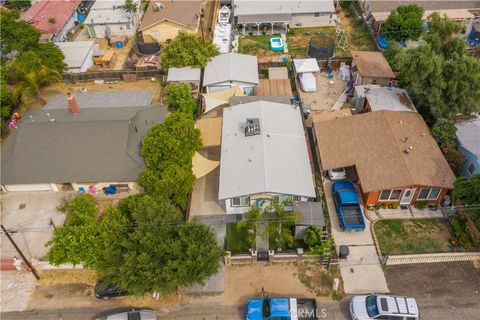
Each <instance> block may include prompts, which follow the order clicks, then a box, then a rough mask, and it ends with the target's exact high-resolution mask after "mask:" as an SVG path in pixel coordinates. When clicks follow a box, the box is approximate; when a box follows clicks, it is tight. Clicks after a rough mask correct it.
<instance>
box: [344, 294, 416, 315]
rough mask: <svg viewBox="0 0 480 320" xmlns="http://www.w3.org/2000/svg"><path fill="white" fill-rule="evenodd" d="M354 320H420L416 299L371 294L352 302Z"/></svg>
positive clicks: (351, 311) (356, 298) (353, 299)
mask: <svg viewBox="0 0 480 320" xmlns="http://www.w3.org/2000/svg"><path fill="white" fill-rule="evenodd" d="M350 315H351V317H352V319H353V320H371V319H379V320H380V319H388V320H418V319H419V315H418V305H417V301H416V300H415V298H409V297H402V296H387V295H381V294H371V295H362V296H355V297H353V298H352V300H351V301H350Z"/></svg>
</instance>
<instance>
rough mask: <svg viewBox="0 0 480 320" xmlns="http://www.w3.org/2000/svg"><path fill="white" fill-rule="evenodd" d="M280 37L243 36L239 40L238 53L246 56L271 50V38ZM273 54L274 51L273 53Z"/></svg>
mask: <svg viewBox="0 0 480 320" xmlns="http://www.w3.org/2000/svg"><path fill="white" fill-rule="evenodd" d="M273 37H280V35H278V34H274V35H271V34H268V35H259V36H255V35H254V36H243V37H240V39H239V40H238V52H239V53H244V54H256V53H257V52H258V50H259V49H260V50H265V51H268V50H270V38H273ZM272 52H273V51H272Z"/></svg>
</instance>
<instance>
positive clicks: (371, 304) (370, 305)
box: [365, 296, 378, 318]
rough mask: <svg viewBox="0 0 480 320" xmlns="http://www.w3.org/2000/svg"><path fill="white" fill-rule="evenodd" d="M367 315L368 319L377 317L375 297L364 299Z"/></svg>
mask: <svg viewBox="0 0 480 320" xmlns="http://www.w3.org/2000/svg"><path fill="white" fill-rule="evenodd" d="M365 303H366V305H367V313H368V316H369V317H370V318H373V317H375V316H378V308H377V297H376V296H368V297H367V299H366V302H365Z"/></svg>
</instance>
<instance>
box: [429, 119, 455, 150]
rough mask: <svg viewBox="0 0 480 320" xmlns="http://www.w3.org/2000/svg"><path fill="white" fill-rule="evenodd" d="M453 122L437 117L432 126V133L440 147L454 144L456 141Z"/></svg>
mask: <svg viewBox="0 0 480 320" xmlns="http://www.w3.org/2000/svg"><path fill="white" fill-rule="evenodd" d="M456 134H457V127H455V122H454V121H452V120H448V119H438V120H437V122H436V123H435V124H434V125H433V127H432V135H433V137H434V138H435V140H436V141H437V143H438V145H439V146H440V147H442V148H445V147H448V146H455V145H456V143H457V142H456V141H457V135H456Z"/></svg>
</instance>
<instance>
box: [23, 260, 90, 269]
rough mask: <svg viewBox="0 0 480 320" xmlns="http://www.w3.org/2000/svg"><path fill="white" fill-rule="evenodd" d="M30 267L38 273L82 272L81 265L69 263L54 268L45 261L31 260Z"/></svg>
mask: <svg viewBox="0 0 480 320" xmlns="http://www.w3.org/2000/svg"><path fill="white" fill-rule="evenodd" d="M31 263H32V265H33V266H34V267H35V269H37V270H38V271H47V270H82V269H83V265H81V264H77V265H74V264H71V263H65V264H61V265H59V266H54V265H52V264H50V263H48V261H46V260H40V261H39V260H35V259H32V261H31Z"/></svg>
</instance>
